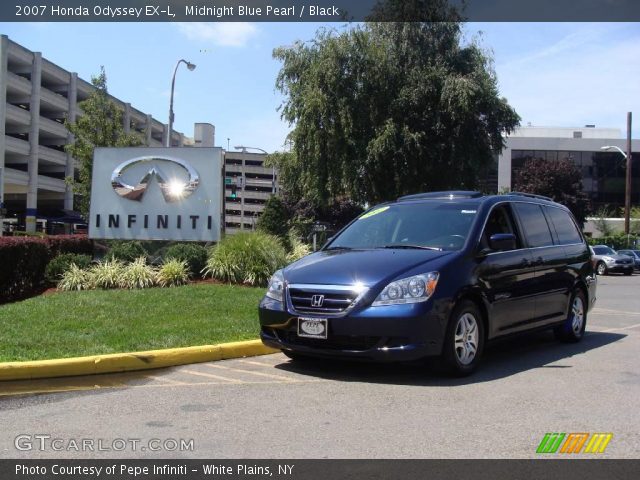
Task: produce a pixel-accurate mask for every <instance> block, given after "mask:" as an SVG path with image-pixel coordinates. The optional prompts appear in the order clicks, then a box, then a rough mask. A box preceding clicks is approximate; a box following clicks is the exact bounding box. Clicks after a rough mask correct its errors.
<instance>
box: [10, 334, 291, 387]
mask: <svg viewBox="0 0 640 480" xmlns="http://www.w3.org/2000/svg"><path fill="white" fill-rule="evenodd" d="M276 352H279V350H276V349H273V348H270V347H266V346H264V345H263V344H262V342H261V341H260V340H249V341H246V342H233V343H222V344H220V345H203V346H200V347H185V348H169V349H166V350H150V351H148V352H132V353H114V354H110V355H93V356H90V357H75V358H61V359H57V360H36V361H29V362H6V363H0V381H6V380H31V379H35V378H53V377H71V376H75V375H92V374H96V373H117V372H128V371H131V370H147V369H152V368H162V367H172V366H175V365H186V364H189V363H201V362H212V361H215V360H226V359H229V358H240V357H253V356H257V355H268V354H270V353H276Z"/></svg>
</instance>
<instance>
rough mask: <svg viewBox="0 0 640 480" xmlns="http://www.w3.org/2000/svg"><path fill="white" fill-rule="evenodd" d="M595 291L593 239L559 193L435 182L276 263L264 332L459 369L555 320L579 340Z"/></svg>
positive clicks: (346, 353) (362, 354) (275, 341)
mask: <svg viewBox="0 0 640 480" xmlns="http://www.w3.org/2000/svg"><path fill="white" fill-rule="evenodd" d="M595 299H596V276H595V274H594V271H593V266H592V264H591V259H590V252H589V248H588V246H587V244H586V242H585V240H584V238H583V236H582V234H581V233H580V229H579V228H578V227H577V225H576V222H575V220H574V218H573V216H572V215H571V213H570V212H569V210H567V209H566V208H565V207H563V206H562V205H559V204H557V203H554V202H552V201H551V200H550V199H548V198H545V197H539V196H535V195H527V194H515V193H513V194H509V195H492V196H483V195H482V194H480V193H478V192H432V193H426V194H418V195H410V196H405V197H401V198H399V199H398V200H396V201H393V202H388V203H384V204H381V205H378V206H375V207H373V208H371V209H369V210H368V211H367V212H365V213H364V214H362V215H361V216H360V217H358V218H356V219H355V220H354V221H352V222H351V223H350V224H349V225H347V226H346V227H345V228H344V229H342V230H341V231H340V232H339V233H338V234H337V235H336V236H335V237H333V238H332V239H330V240H329V241H328V243H327V244H326V245H325V246H324V247H323V248H322V249H321V250H320V251H318V252H316V253H313V254H311V255H308V256H306V257H304V258H302V259H300V260H298V261H296V262H294V263H292V264H291V265H289V266H287V267H285V268H284V269H282V270H279V271H278V272H276V273H275V274H274V275H273V277H272V278H271V281H270V282H269V286H268V289H267V292H266V295H265V297H264V298H263V299H262V301H261V302H260V306H259V316H260V324H261V338H262V341H263V342H264V343H265V344H266V345H269V346H271V347H275V348H279V349H281V350H282V351H283V353H284V354H285V355H287V356H289V357H291V358H293V359H304V358H305V357H336V358H351V359H362V360H373V361H383V362H386V361H400V360H416V359H420V358H423V357H430V356H439V357H440V358H441V361H442V364H443V365H444V366H445V367H446V368H447V369H448V370H449V371H451V372H452V373H455V374H460V375H464V374H469V373H471V372H473V371H474V370H475V368H476V367H477V365H478V362H479V361H480V358H481V357H482V353H483V350H484V346H485V343H486V342H487V341H490V340H493V339H497V338H499V337H504V336H506V335H510V334H513V333H519V332H524V331H529V330H533V329H546V328H553V329H554V331H555V333H556V335H557V336H558V337H559V338H560V339H561V340H564V341H568V342H577V341H580V340H581V339H582V337H583V335H584V331H585V326H586V322H587V311H588V310H589V309H590V308H591V307H592V306H593V304H594V302H595Z"/></svg>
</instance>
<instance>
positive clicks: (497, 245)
mask: <svg viewBox="0 0 640 480" xmlns="http://www.w3.org/2000/svg"><path fill="white" fill-rule="evenodd" d="M489 248H491V250H493V251H494V252H500V251H503V250H515V249H516V236H515V235H514V234H513V233H494V234H493V235H491V237H490V238H489Z"/></svg>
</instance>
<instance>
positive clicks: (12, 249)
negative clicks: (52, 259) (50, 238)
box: [0, 237, 49, 303]
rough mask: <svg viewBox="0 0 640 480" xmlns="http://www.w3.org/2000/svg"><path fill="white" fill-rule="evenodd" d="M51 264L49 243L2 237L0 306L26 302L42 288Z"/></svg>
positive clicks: (30, 238) (34, 238) (25, 238)
mask: <svg viewBox="0 0 640 480" xmlns="http://www.w3.org/2000/svg"><path fill="white" fill-rule="evenodd" d="M48 261H49V249H48V246H47V242H46V240H44V239H42V238H36V237H0V303H3V302H10V301H13V300H18V299H20V298H24V297H26V296H29V295H32V294H34V293H35V292H36V291H37V290H38V289H39V288H41V287H42V284H43V280H44V270H45V268H46V266H47V262H48Z"/></svg>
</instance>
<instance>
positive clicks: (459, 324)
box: [442, 300, 484, 376]
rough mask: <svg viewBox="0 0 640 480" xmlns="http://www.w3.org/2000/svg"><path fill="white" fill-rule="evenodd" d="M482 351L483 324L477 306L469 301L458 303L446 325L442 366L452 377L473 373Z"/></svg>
mask: <svg viewBox="0 0 640 480" xmlns="http://www.w3.org/2000/svg"><path fill="white" fill-rule="evenodd" d="M483 349H484V323H483V321H482V314H481V313H480V310H479V309H478V306H477V305H476V304H475V303H473V302H472V301H470V300H463V301H461V302H459V303H458V304H457V305H456V306H455V308H454V309H453V313H452V314H451V319H450V320H449V324H448V325H447V333H446V336H445V343H444V347H443V351H442V366H443V367H444V369H445V370H446V371H447V372H448V373H451V374H453V375H457V376H465V375H469V374H471V373H473V371H474V370H475V369H476V368H477V366H478V363H479V362H480V357H481V356H482V351H483Z"/></svg>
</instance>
